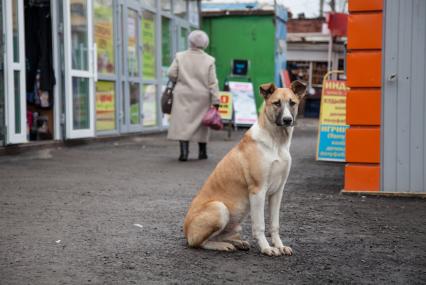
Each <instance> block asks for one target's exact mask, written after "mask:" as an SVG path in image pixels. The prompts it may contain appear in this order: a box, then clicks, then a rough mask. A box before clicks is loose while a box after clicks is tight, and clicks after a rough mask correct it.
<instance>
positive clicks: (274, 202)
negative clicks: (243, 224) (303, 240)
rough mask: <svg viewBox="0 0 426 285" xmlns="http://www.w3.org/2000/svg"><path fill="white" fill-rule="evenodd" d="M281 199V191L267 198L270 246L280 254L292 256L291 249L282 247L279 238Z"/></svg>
mask: <svg viewBox="0 0 426 285" xmlns="http://www.w3.org/2000/svg"><path fill="white" fill-rule="evenodd" d="M282 197H283V190H281V191H277V192H275V193H274V194H272V195H270V196H269V217H270V227H271V228H270V233H271V238H272V245H273V246H274V247H275V248H277V249H278V250H279V251H280V252H281V254H285V255H292V254H293V251H292V250H291V248H290V247H288V246H285V245H283V243H282V241H281V238H280V206H281V199H282Z"/></svg>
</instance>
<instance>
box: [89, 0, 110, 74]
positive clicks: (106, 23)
mask: <svg viewBox="0 0 426 285" xmlns="http://www.w3.org/2000/svg"><path fill="white" fill-rule="evenodd" d="M112 5H113V3H112V0H95V1H94V3H93V6H94V11H93V14H94V18H93V20H94V25H95V28H94V33H95V42H96V47H97V59H96V61H97V64H98V65H97V67H98V73H101V74H107V75H113V74H114V72H115V54H114V52H115V49H114V22H113V16H114V14H113V13H114V12H113V6H112Z"/></svg>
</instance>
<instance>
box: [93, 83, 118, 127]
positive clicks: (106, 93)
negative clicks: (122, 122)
mask: <svg viewBox="0 0 426 285" xmlns="http://www.w3.org/2000/svg"><path fill="white" fill-rule="evenodd" d="M114 88H115V87H114V83H113V82H108V81H98V82H96V130H97V131H110V130H114V129H115V90H114Z"/></svg>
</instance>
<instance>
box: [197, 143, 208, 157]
mask: <svg viewBox="0 0 426 285" xmlns="http://www.w3.org/2000/svg"><path fill="white" fill-rule="evenodd" d="M198 147H199V150H200V151H199V153H198V159H207V158H208V156H207V143H198Z"/></svg>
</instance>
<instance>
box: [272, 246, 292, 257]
mask: <svg viewBox="0 0 426 285" xmlns="http://www.w3.org/2000/svg"><path fill="white" fill-rule="evenodd" d="M276 249H278V250H279V251H280V253H281V255H293V250H292V249H291V247H289V246H285V245H283V246H279V247H276Z"/></svg>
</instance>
